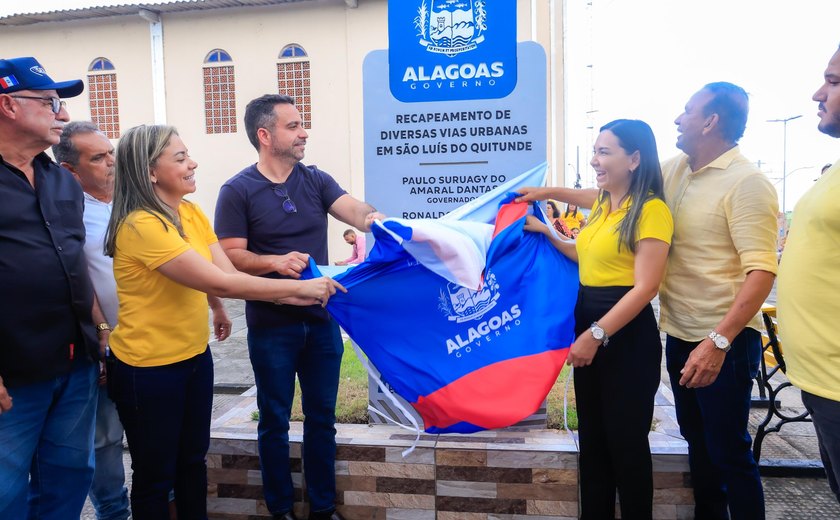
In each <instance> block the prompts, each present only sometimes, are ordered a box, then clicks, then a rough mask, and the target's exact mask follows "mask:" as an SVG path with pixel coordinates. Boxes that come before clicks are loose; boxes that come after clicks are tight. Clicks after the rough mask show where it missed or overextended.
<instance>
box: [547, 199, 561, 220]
mask: <svg viewBox="0 0 840 520" xmlns="http://www.w3.org/2000/svg"><path fill="white" fill-rule="evenodd" d="M545 206H546V207H547V208H551V209H550V210H549V212H548V216H549V217H551V218H560V210H559V209H557V204H555V203H554V201H553V200H550V201H548V202H546V203H545Z"/></svg>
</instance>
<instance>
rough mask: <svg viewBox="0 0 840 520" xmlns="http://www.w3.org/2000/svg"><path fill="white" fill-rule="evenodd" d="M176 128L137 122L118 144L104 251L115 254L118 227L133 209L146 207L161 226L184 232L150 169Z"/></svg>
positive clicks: (175, 132) (175, 131)
mask: <svg viewBox="0 0 840 520" xmlns="http://www.w3.org/2000/svg"><path fill="white" fill-rule="evenodd" d="M173 135H178V131H177V130H176V129H175V127H173V126H166V125H140V126H135V127H134V128H130V129H129V130H128V131H126V132H125V134H123V136H122V137H121V138H120V142H119V143H118V144H117V154H116V172H115V173H114V207H113V210H112V211H111V220H110V221H109V222H108V230H107V232H106V234H105V254H106V255H108V256H114V252H115V250H116V239H117V231H118V230H119V228H120V226H121V225H122V223H123V221H124V220H125V218H126V217H127V216H128V215H129V214H131V212H132V211H136V210H145V211H148V212H149V213H151V214H152V215H154V216H155V217H157V218H158V219H159V220H160V221H161V224H162V225H163V227H164V228H166V227H167V226H168V225H172V227H174V228H175V229H177V230H178V233H179V234H180V235H181V236H184V230H183V228H182V227H181V219H180V218H178V213H177V211H176V210H174V209H173V208H170V207H169V206H167V205H166V203H164V202H163V201H162V200H161V199H160V197H158V196H157V193H155V190H154V186H153V185H152V177H151V170H152V168H153V167H154V165H155V162H156V161H157V160H158V158H159V157H160V155H161V153H163V150H164V149H165V148H166V147H167V146H169V141H170V140H171V139H172V136H173Z"/></svg>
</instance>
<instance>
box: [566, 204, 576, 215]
mask: <svg viewBox="0 0 840 520" xmlns="http://www.w3.org/2000/svg"><path fill="white" fill-rule="evenodd" d="M569 206H575V205H574V204H566V213H565V214H564V215H563V216H564V217H568V216H569V214H570V213H571V214H572V215H574V216H575V217H577V215H578V207H577V206H575V210H574V211H571V210H570V209H569Z"/></svg>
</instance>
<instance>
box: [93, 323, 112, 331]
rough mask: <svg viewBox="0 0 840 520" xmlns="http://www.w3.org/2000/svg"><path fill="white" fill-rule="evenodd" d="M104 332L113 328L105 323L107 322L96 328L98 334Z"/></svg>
mask: <svg viewBox="0 0 840 520" xmlns="http://www.w3.org/2000/svg"><path fill="white" fill-rule="evenodd" d="M103 330H108V331H110V330H111V326H110V325H108V323H107V322H105V321H103V322H102V323H100V324H98V325H97V326H96V332H97V333H99V332H102V331H103Z"/></svg>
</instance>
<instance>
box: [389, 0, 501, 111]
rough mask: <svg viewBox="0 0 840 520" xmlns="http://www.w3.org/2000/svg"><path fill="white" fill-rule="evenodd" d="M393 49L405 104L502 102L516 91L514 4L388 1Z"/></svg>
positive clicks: (396, 88) (497, 0) (393, 83)
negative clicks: (464, 101) (490, 100)
mask: <svg viewBox="0 0 840 520" xmlns="http://www.w3.org/2000/svg"><path fill="white" fill-rule="evenodd" d="M388 44H389V45H388V47H389V52H388V65H389V70H390V75H389V79H390V87H391V93H392V95H393V96H394V97H395V98H396V99H398V100H399V101H402V102H404V103H414V102H420V101H453V100H461V99H498V98H503V97H505V96H507V95H508V94H510V93H511V92H512V91H513V89H514V87H515V86H516V77H517V67H516V2H514V1H512V0H389V2H388Z"/></svg>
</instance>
